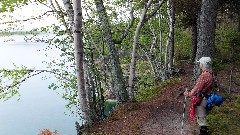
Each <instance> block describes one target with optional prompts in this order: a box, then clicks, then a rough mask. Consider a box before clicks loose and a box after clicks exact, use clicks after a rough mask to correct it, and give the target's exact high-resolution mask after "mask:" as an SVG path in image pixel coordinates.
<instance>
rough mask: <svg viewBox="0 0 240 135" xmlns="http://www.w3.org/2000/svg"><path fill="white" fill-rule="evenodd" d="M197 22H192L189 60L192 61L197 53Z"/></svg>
mask: <svg viewBox="0 0 240 135" xmlns="http://www.w3.org/2000/svg"><path fill="white" fill-rule="evenodd" d="M197 34H198V32H197V22H196V23H193V24H192V55H191V62H192V63H194V61H195V58H196V53H197Z"/></svg>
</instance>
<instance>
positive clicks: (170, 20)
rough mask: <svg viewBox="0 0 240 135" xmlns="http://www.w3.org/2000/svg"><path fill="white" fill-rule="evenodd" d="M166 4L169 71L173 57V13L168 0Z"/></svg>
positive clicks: (171, 5)
mask: <svg viewBox="0 0 240 135" xmlns="http://www.w3.org/2000/svg"><path fill="white" fill-rule="evenodd" d="M167 5H168V16H169V35H168V40H169V42H168V43H169V65H168V70H169V71H171V70H172V68H173V62H174V61H173V59H174V23H175V13H174V7H173V4H172V2H171V1H170V0H168V1H167Z"/></svg>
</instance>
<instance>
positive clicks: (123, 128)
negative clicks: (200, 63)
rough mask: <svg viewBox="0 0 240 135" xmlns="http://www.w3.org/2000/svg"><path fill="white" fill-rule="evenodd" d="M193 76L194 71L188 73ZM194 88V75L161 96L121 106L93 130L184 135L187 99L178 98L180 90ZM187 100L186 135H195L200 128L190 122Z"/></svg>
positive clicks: (117, 133)
mask: <svg viewBox="0 0 240 135" xmlns="http://www.w3.org/2000/svg"><path fill="white" fill-rule="evenodd" d="M187 72H189V73H191V71H187ZM190 86H192V82H191V74H188V73H187V74H186V75H184V76H183V77H181V81H180V82H179V83H176V84H173V85H169V86H166V87H165V88H164V89H162V90H161V91H160V93H159V95H160V96H158V97H156V98H154V99H151V100H150V101H147V102H142V103H128V104H124V105H119V106H118V107H116V108H115V109H114V110H113V112H112V113H111V115H110V117H108V118H107V119H106V120H105V121H104V122H102V123H99V124H97V125H96V126H94V127H93V128H92V131H93V132H98V133H99V132H100V133H105V134H107V135H181V130H182V115H183V104H184V96H180V97H178V98H177V96H178V95H179V93H180V92H181V91H179V88H181V87H190ZM189 103H190V99H189V98H188V99H187V104H186V111H185V119H184V126H183V127H184V130H183V134H184V135H193V134H194V133H193V132H195V130H197V129H196V126H195V125H193V124H191V123H190V120H189Z"/></svg>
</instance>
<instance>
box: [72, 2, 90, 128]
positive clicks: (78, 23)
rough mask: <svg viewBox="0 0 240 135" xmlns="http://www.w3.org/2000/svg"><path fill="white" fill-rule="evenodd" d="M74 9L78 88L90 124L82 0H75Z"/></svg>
mask: <svg viewBox="0 0 240 135" xmlns="http://www.w3.org/2000/svg"><path fill="white" fill-rule="evenodd" d="M73 9H74V31H73V32H74V47H75V61H76V75H77V88H78V96H79V100H80V106H81V109H82V113H83V119H84V120H85V122H86V124H87V125H88V124H90V123H91V120H90V116H89V107H88V102H87V92H86V89H85V78H84V70H83V63H84V62H83V59H84V58H83V40H82V38H83V33H82V9H81V0H74V1H73Z"/></svg>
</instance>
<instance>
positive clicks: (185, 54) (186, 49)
mask: <svg viewBox="0 0 240 135" xmlns="http://www.w3.org/2000/svg"><path fill="white" fill-rule="evenodd" d="M191 38H192V37H191V32H190V31H189V30H188V29H186V30H184V29H182V28H176V29H175V35H174V42H175V59H176V60H181V59H184V60H186V59H190V57H191V53H190V52H191V49H192V39H191Z"/></svg>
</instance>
